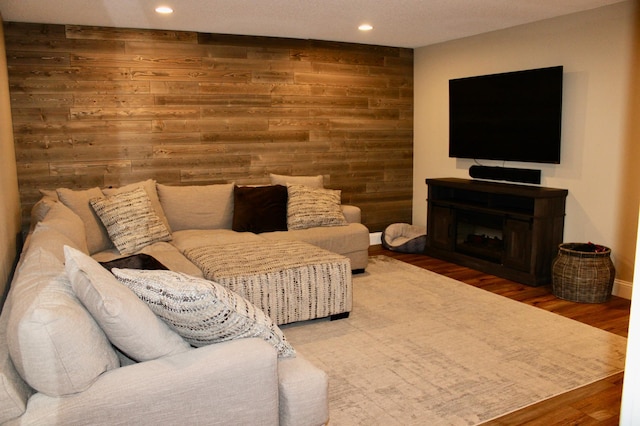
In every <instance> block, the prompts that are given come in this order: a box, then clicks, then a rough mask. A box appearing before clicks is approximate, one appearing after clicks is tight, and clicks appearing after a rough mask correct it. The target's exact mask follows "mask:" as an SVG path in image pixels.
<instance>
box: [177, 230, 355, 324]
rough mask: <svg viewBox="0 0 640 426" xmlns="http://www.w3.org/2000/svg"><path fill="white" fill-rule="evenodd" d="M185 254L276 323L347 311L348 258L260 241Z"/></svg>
mask: <svg viewBox="0 0 640 426" xmlns="http://www.w3.org/2000/svg"><path fill="white" fill-rule="evenodd" d="M184 255H185V256H186V257H187V258H188V259H189V260H191V261H192V262H193V263H194V264H195V265H196V266H198V267H199V268H200V269H201V270H202V272H203V274H204V276H205V278H207V279H208V280H211V281H215V282H217V283H219V284H222V285H224V286H225V287H227V288H228V289H230V290H232V291H234V292H236V293H238V294H240V295H241V296H243V297H244V298H246V299H247V300H249V301H250V302H251V303H253V304H254V305H256V306H257V307H259V308H260V309H262V310H263V311H264V312H265V313H266V314H267V315H268V316H269V317H271V319H272V320H273V321H274V322H275V323H276V324H278V325H280V324H288V323H291V322H296V321H305V320H309V319H314V318H323V317H327V316H331V317H332V318H339V317H346V316H348V313H349V312H350V311H351V307H352V303H353V286H352V282H351V263H350V261H349V258H347V257H345V256H342V255H339V254H336V253H333V252H330V251H327V250H324V249H321V248H319V247H316V246H314V245H311V244H308V243H304V242H301V241H284V240H282V241H269V240H264V241H252V242H251V243H250V244H247V243H244V242H242V243H231V244H221V245H206V246H200V247H193V248H190V249H188V250H186V251H185V252H184Z"/></svg>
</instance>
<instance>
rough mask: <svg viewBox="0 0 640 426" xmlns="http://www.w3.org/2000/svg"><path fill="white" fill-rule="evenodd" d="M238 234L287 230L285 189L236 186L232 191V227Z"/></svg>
mask: <svg viewBox="0 0 640 426" xmlns="http://www.w3.org/2000/svg"><path fill="white" fill-rule="evenodd" d="M232 229H233V230H234V231H238V232H254V233H256V234H260V233H262V232H273V231H286V230H287V187H286V186H283V185H270V186H256V187H252V186H236V187H235V188H234V190H233V225H232Z"/></svg>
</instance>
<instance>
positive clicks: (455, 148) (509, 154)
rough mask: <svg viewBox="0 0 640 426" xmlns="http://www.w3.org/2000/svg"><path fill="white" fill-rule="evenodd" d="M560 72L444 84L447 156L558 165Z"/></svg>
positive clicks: (551, 69) (540, 71) (521, 73)
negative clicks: (446, 94) (447, 127)
mask: <svg viewBox="0 0 640 426" xmlns="http://www.w3.org/2000/svg"><path fill="white" fill-rule="evenodd" d="M562 69H563V68H562V66H557V67H549V68H538V69H532V70H525V71H514V72H507V73H501V74H491V75H483V76H477V77H466V78H457V79H452V80H449V157H457V158H473V159H488V160H505V161H522V162H532V163H552V164H554V163H555V164H559V163H560V139H561V124H562Z"/></svg>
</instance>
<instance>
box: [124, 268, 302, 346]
mask: <svg viewBox="0 0 640 426" xmlns="http://www.w3.org/2000/svg"><path fill="white" fill-rule="evenodd" d="M112 272H113V274H114V275H115V276H116V277H117V278H118V279H119V280H120V281H121V282H123V283H124V284H125V285H126V286H127V287H129V288H130V289H132V290H133V292H134V293H136V294H137V295H138V297H139V298H140V299H142V300H143V301H144V302H146V303H147V304H148V305H149V307H150V308H151V310H152V311H154V312H155V313H156V315H158V316H159V317H160V318H162V319H163V320H164V321H166V322H167V324H169V326H170V327H171V328H173V329H174V330H175V331H176V332H177V333H178V334H180V335H181V336H182V337H183V338H184V339H185V340H186V341H188V342H189V343H191V344H192V345H194V346H204V345H207V344H211V343H217V342H224V341H227V340H233V339H240V338H246V337H260V338H262V339H264V340H265V341H267V342H269V343H270V344H271V345H273V346H274V347H275V348H276V350H277V352H278V356H279V357H292V356H295V350H294V349H293V347H292V346H291V344H289V342H287V340H286V339H285V337H284V334H283V333H282V331H281V330H280V328H278V326H277V325H275V324H274V323H273V321H272V320H271V318H269V317H268V316H267V315H265V313H264V312H262V310H260V309H258V308H257V307H255V306H254V305H253V304H251V303H250V302H249V301H247V300H246V299H244V298H243V297H241V296H239V295H238V294H236V293H234V292H232V291H230V290H228V289H226V288H224V287H223V286H221V285H220V284H217V283H215V282H213V281H208V280H205V279H203V278H196V277H193V276H190V275H186V274H181V273H179V272H173V271H141V270H133V269H113V270H112Z"/></svg>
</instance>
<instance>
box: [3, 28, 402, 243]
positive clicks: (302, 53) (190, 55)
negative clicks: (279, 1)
mask: <svg viewBox="0 0 640 426" xmlns="http://www.w3.org/2000/svg"><path fill="white" fill-rule="evenodd" d="M4 32H5V38H6V50H7V64H8V71H9V85H10V91H11V102H12V114H13V129H14V134H15V148H16V161H17V166H18V174H19V182H20V192H21V197H22V205H23V218H24V222H25V225H26V224H27V222H28V217H29V211H30V209H31V207H32V205H33V204H34V202H35V201H37V199H38V198H39V192H38V189H41V188H42V189H55V188H58V187H71V188H77V189H80V188H90V187H93V186H100V187H104V186H109V185H122V184H126V183H130V182H135V181H138V180H141V179H147V178H154V179H156V180H157V181H159V182H161V183H165V184H175V185H181V184H182V185H195V184H212V183H222V182H232V181H233V182H237V183H238V184H261V183H268V180H269V177H268V176H269V173H278V174H292V175H315V174H322V175H323V176H324V177H325V185H326V186H327V187H330V188H336V189H341V190H342V199H343V202H345V203H353V204H356V205H358V206H359V207H361V208H362V213H363V222H364V223H365V225H367V226H368V227H369V229H370V231H371V232H377V231H381V230H383V229H384V228H385V227H386V226H387V225H388V224H390V223H393V222H410V221H411V202H412V179H413V163H412V162H413V160H412V158H413V51H412V50H411V49H402V48H394V47H385V46H369V45H360V44H350V43H336V42H323V41H315V40H295V39H281V38H269V37H253V36H234V35H224V34H203V33H193V32H183V31H163V30H138V29H122V28H98V27H83V26H76V25H67V26H64V25H40V24H28V23H5V25H4Z"/></svg>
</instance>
